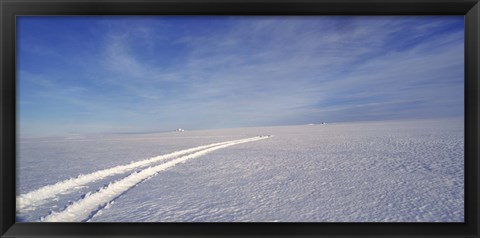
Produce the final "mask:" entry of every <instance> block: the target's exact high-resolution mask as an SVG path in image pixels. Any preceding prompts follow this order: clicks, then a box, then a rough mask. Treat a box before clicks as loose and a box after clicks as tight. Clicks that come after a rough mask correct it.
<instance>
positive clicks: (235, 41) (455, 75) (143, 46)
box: [17, 16, 464, 137]
mask: <svg viewBox="0 0 480 238" xmlns="http://www.w3.org/2000/svg"><path fill="white" fill-rule="evenodd" d="M463 30H464V28H463V16H442V17H436V16H417V17H414V16H398V17H392V16H388V17H387V16H357V17H351V16H350V17H348V16H323V17H319V16H310V17H292V16H291V17H271V16H270V17H267V16H265V17H259V16H257V17H253V16H244V17H240V16H230V17H228V16H203V17H202V16H196V17H195V16H189V17H186V16H162V17H153V16H151V17H145V16H142V17H139V16H129V17H119V16H110V17H100V16H82V17H72V16H64V17H61V16H56V17H54V16H48V17H45V16H39V17H31V16H22V17H17V97H18V98H17V113H18V115H17V116H18V117H17V122H18V130H19V132H20V136H21V137H41V136H55V135H69V134H89V133H120V132H150V131H151V132H153V131H169V130H174V129H176V128H178V127H182V128H186V129H191V130H194V129H211V128H226V127H251V126H272V125H293V124H308V123H318V122H323V121H326V122H346V121H366V120H397V119H417V118H442V117H463V113H464V111H463V105H464V99H463V95H464V93H463V91H464V86H463V82H464V72H463V70H464V68H463V67H464V58H463V57H464V53H463V36H464V35H463V34H464V33H463Z"/></svg>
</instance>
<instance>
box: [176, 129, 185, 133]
mask: <svg viewBox="0 0 480 238" xmlns="http://www.w3.org/2000/svg"><path fill="white" fill-rule="evenodd" d="M175 131H176V132H184V131H185V130H184V129H182V128H178V129H176V130H175Z"/></svg>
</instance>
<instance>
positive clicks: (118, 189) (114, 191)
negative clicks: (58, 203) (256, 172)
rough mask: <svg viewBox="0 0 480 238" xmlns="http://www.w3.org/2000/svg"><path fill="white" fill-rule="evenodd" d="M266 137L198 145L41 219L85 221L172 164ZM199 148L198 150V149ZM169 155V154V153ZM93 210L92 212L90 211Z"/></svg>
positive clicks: (50, 220) (45, 220) (46, 220)
mask: <svg viewBox="0 0 480 238" xmlns="http://www.w3.org/2000/svg"><path fill="white" fill-rule="evenodd" d="M266 138H268V137H254V138H249V139H245V140H237V141H229V142H225V143H216V144H213V145H208V146H202V148H201V149H203V150H201V149H199V148H200V147H196V148H192V149H189V150H185V151H188V152H193V151H197V152H195V153H193V154H189V155H186V156H182V157H179V158H177V159H174V160H171V161H168V162H166V163H163V164H160V165H157V166H154V167H149V168H147V169H144V170H142V171H140V172H136V173H133V174H131V175H129V176H128V177H126V178H124V179H122V180H120V181H116V182H113V183H110V184H109V185H108V186H107V187H105V188H102V189H100V190H99V191H98V192H96V193H92V194H87V195H86V196H85V197H84V198H83V199H81V200H79V201H77V202H74V203H73V204H71V205H69V206H68V207H67V208H66V209H65V210H63V211H61V212H53V213H52V214H50V215H48V216H47V217H45V218H42V219H41V221H44V222H55V221H59V222H75V221H85V220H86V219H88V218H89V217H90V216H92V215H93V214H94V212H95V211H96V209H98V208H99V207H102V206H105V205H107V204H108V203H109V202H110V201H111V200H113V199H114V198H115V197H117V196H119V195H121V194H122V193H124V192H126V191H128V190H129V189H130V188H132V187H134V186H135V185H137V184H138V183H140V182H142V181H144V180H146V179H148V178H150V177H151V176H154V175H155V174H157V173H158V172H160V171H163V170H165V169H167V168H170V167H172V166H175V165H176V164H178V163H184V162H186V161H187V160H188V159H192V158H196V157H199V156H202V155H205V154H207V153H210V152H212V151H215V150H219V149H222V148H226V147H229V146H233V145H237V144H241V143H247V142H253V141H257V140H262V139H266ZM198 150H200V151H198ZM185 151H180V152H174V153H172V154H175V155H181V154H186V153H187V152H185ZM169 155H171V154H169ZM142 162H143V161H140V162H137V163H136V164H139V163H142ZM92 212H93V213H92Z"/></svg>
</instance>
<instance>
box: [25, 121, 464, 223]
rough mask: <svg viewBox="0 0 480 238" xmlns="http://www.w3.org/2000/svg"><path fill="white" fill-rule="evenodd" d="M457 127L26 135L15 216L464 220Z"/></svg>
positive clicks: (422, 124)
mask: <svg viewBox="0 0 480 238" xmlns="http://www.w3.org/2000/svg"><path fill="white" fill-rule="evenodd" d="M463 128H464V126H463V119H448V120H447V119H444V120H417V121H389V122H364V123H338V124H331V123H330V124H327V125H303V126H283V127H263V128H243V129H220V130H209V131H185V132H183V133H175V132H172V133H157V134H148V135H145V134H144V135H115V136H101V137H88V138H51V139H29V140H23V141H20V143H19V149H18V156H17V203H18V204H17V220H18V221H27V222H29V221H39V220H42V221H90V222H161V221H170V222H171V221H177V222H178V221H194V222H197V221H200V222H203V221H220V222H229V221H255V222H259V221H287V222H463V219H464V210H463V207H464V191H463V190H464V183H463V175H464V171H463V167H464V139H463V135H464V129H463ZM258 135H275V136H273V137H258ZM243 138H250V139H246V140H245V139H243ZM266 138H268V139H266ZM263 139H266V140H263ZM246 142H252V143H246ZM159 155H160V156H159ZM149 158H150V159H149ZM160 158H162V159H160ZM193 158H195V159H193ZM130 162H131V163H130ZM149 166H150V167H149ZM41 168H44V169H41ZM46 171H48V172H46ZM79 174H83V175H82V176H79V177H73V178H71V177H72V176H78V175H79ZM83 178H88V179H83ZM59 181H60V182H59ZM75 181H77V182H75ZM65 184H66V185H67V186H63V185H65ZM45 186H47V187H45ZM47 188H48V189H47ZM42 189H43V191H44V192H38V191H42ZM35 193H37V194H36V195H32V194H35ZM29 194H30V195H29ZM44 194H47V195H44ZM41 196H43V197H41ZM22 199H23V200H22Z"/></svg>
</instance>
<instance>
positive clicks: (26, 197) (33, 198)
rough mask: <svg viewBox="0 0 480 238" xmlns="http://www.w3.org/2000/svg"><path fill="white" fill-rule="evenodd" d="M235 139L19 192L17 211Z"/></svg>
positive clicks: (33, 207)
mask: <svg viewBox="0 0 480 238" xmlns="http://www.w3.org/2000/svg"><path fill="white" fill-rule="evenodd" d="M232 142H235V141H226V142H221V143H214V144H210V145H205V146H198V147H194V148H191V149H186V150H181V151H176V152H173V153H170V154H166V155H160V156H156V157H153V158H150V159H146V160H142V161H137V162H133V163H130V164H127V165H120V166H116V167H113V168H109V169H104V170H100V171H96V172H93V173H90V174H85V175H79V176H78V177H76V178H71V179H68V180H64V181H61V182H58V183H55V184H52V185H47V186H44V187H41V188H38V189H36V190H34V191H31V192H28V193H26V194H21V195H19V196H17V211H23V210H25V211H28V210H34V209H35V208H36V207H37V206H39V205H41V204H42V203H44V202H45V201H46V200H47V199H50V198H54V197H55V196H57V195H58V194H64V193H68V192H69V190H72V189H74V188H79V187H81V186H82V185H85V184H87V183H91V182H94V181H96V180H100V179H103V178H105V177H108V176H112V175H115V174H121V173H125V172H128V171H131V170H133V169H138V168H142V167H146V166H148V165H150V164H152V163H155V162H158V161H162V160H166V159H170V158H174V157H176V156H180V155H184V154H188V153H191V152H195V151H199V150H203V149H206V148H210V147H214V146H218V145H224V144H229V143H232Z"/></svg>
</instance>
